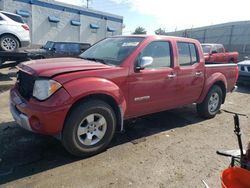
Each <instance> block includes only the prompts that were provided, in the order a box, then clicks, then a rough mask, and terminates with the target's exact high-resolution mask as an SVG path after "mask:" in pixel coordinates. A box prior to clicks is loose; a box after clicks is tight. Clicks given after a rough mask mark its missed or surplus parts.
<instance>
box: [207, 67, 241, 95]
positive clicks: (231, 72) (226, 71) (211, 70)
mask: <svg viewBox="0 0 250 188" xmlns="http://www.w3.org/2000/svg"><path fill="white" fill-rule="evenodd" d="M225 67H226V68H225ZM235 67H238V66H237V64H234V63H223V64H205V70H206V74H205V75H206V77H207V78H209V77H211V76H212V77H216V75H217V74H218V73H222V74H223V75H224V76H225V78H226V79H225V81H226V82H227V92H230V91H232V90H233V88H234V85H235V83H236V81H237V78H238V76H235ZM213 74H214V75H213Z"/></svg>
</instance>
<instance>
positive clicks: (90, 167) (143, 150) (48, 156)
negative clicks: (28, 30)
mask: <svg viewBox="0 0 250 188" xmlns="http://www.w3.org/2000/svg"><path fill="white" fill-rule="evenodd" d="M8 94H9V91H8V90H7V91H4V92H2V93H0V187H25V188H26V187H46V188H49V187H76V188H77V187H79V188H80V187H87V188H88V187H90V188H92V187H93V188H96V187H97V188H105V187H111V188H112V187H114V188H116V187H143V188H147V187H150V188H151V187H159V188H164V187H199V188H200V187H204V186H203V184H202V182H201V180H205V181H206V182H207V184H208V185H209V186H210V187H220V173H221V171H222V170H223V169H224V168H226V167H227V166H228V164H229V160H228V159H227V158H224V157H221V156H217V155H216V150H217V149H221V148H224V149H237V140H236V137H235V135H234V134H233V116H232V114H227V113H225V112H223V111H221V113H220V114H218V115H217V116H216V117H215V118H213V119H210V120H203V119H201V118H199V117H198V115H197V114H196V109H195V106H193V105H190V106H187V107H184V108H178V109H174V110H170V111H165V112H161V113H157V114H153V115H150V116H144V117H142V118H139V119H137V121H135V122H132V123H131V122H130V123H128V122H126V131H125V133H123V134H117V135H116V137H115V138H114V140H113V141H112V144H111V145H110V147H109V148H108V149H107V150H106V151H105V152H103V153H101V154H99V155H96V156H93V157H90V158H86V159H79V158H75V157H73V156H71V155H69V154H68V153H67V152H66V151H65V150H64V148H63V147H62V146H61V144H60V142H59V141H57V140H56V139H55V138H52V137H47V136H42V135H37V134H34V133H31V132H28V131H25V130H23V129H21V128H19V127H18V126H17V125H16V124H15V123H14V122H13V119H12V117H11V115H10V113H9V108H8V98H9V96H8ZM222 109H226V110H232V111H235V112H239V113H244V114H247V115H248V116H250V87H249V86H241V87H239V89H238V91H237V92H235V93H232V94H228V96H227V99H226V103H225V104H224V105H223V106H222ZM240 122H241V126H242V130H243V135H242V137H243V143H244V146H245V145H246V142H247V141H248V140H250V120H249V118H246V117H241V118H240Z"/></svg>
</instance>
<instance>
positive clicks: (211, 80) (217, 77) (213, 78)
mask: <svg viewBox="0 0 250 188" xmlns="http://www.w3.org/2000/svg"><path fill="white" fill-rule="evenodd" d="M218 82H222V83H223V84H224V86H225V89H226V91H227V80H226V77H225V76H224V75H223V74H222V73H219V72H218V73H214V74H212V75H210V76H209V77H207V78H206V81H205V83H204V87H203V91H202V93H201V95H200V97H199V99H198V101H197V103H201V102H202V101H203V100H204V98H205V97H206V95H207V93H208V92H209V90H210V88H211V87H212V86H213V85H214V84H216V83H218Z"/></svg>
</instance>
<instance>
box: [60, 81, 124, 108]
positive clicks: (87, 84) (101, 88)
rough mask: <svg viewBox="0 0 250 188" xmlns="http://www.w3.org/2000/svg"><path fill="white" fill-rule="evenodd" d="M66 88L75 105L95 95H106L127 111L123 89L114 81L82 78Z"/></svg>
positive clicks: (66, 84)
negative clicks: (80, 100)
mask: <svg viewBox="0 0 250 188" xmlns="http://www.w3.org/2000/svg"><path fill="white" fill-rule="evenodd" d="M64 88H65V89H66V90H67V92H68V93H69V94H70V96H71V97H72V98H73V103H75V102H76V101H78V100H79V99H82V98H84V97H86V96H89V95H93V94H105V95H108V96H110V97H112V98H113V99H114V100H115V101H116V103H117V104H118V105H119V106H120V108H122V110H123V112H125V111H126V107H127V105H126V100H125V97H124V94H123V92H122V91H121V89H120V88H119V87H118V86H117V85H116V84H115V83H114V82H112V81H110V80H107V79H104V78H96V77H88V78H80V79H76V80H73V81H70V82H68V83H65V84H64Z"/></svg>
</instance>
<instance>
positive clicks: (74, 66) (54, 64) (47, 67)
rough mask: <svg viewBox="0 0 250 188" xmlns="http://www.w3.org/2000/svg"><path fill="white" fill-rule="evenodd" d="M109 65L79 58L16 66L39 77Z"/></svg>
mask: <svg viewBox="0 0 250 188" xmlns="http://www.w3.org/2000/svg"><path fill="white" fill-rule="evenodd" d="M111 67H112V66H109V65H105V64H102V63H98V62H94V61H88V60H84V59H80V58H54V59H42V60H33V61H27V62H24V63H21V64H20V65H18V66H17V68H18V69H19V70H22V71H24V72H26V73H28V74H32V75H34V76H40V77H53V76H55V75H58V74H63V73H67V72H76V71H87V70H97V69H108V68H111Z"/></svg>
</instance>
